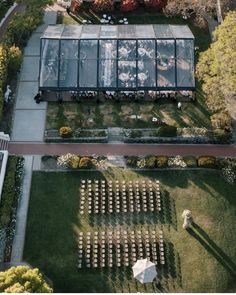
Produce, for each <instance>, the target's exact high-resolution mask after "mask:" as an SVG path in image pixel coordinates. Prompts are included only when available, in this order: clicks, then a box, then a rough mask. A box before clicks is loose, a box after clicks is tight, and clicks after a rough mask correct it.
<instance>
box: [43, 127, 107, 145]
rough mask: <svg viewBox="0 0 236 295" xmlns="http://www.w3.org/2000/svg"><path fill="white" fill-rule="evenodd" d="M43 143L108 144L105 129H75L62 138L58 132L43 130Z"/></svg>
mask: <svg viewBox="0 0 236 295" xmlns="http://www.w3.org/2000/svg"><path fill="white" fill-rule="evenodd" d="M44 141H46V142H77V143H79V142H93V143H95V142H97V143H99V142H100V143H106V142H108V134H107V129H77V130H75V131H74V132H73V133H72V134H71V136H70V137H62V136H60V133H59V131H58V130H55V129H51V130H45V132H44Z"/></svg>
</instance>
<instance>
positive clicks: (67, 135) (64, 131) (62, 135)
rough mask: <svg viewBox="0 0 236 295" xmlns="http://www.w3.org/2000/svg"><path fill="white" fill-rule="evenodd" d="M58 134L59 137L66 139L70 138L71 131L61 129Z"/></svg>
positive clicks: (67, 128) (68, 128)
mask: <svg viewBox="0 0 236 295" xmlns="http://www.w3.org/2000/svg"><path fill="white" fill-rule="evenodd" d="M59 133H60V136H61V137H65V138H68V137H71V136H72V129H71V128H70V127H61V128H60V129H59Z"/></svg>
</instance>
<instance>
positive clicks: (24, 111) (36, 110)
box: [11, 11, 57, 142]
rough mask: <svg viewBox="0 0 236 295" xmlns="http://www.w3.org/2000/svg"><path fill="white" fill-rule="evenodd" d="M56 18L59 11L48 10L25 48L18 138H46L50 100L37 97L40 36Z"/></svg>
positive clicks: (17, 116) (16, 123)
mask: <svg viewBox="0 0 236 295" xmlns="http://www.w3.org/2000/svg"><path fill="white" fill-rule="evenodd" d="M56 18H57V15H56V12H49V11H48V12H46V13H45V16H44V24H43V25H41V26H39V27H38V29H37V30H36V31H35V32H34V33H33V34H32V36H31V38H30V40H29V42H28V45H27V47H26V48H25V50H24V58H23V64H22V68H21V73H20V78H19V83H18V88H17V93H16V104H15V112H14V121H13V128H12V135H11V140H12V141H14V142H18V141H24V142H42V141H43V134H44V125H45V119H46V109H47V103H46V102H41V103H40V104H36V103H35V101H34V96H35V95H36V93H37V92H38V76H39V55H40V52H39V50H40V36H41V34H42V32H43V31H44V30H45V28H46V26H47V25H48V24H55V23H56Z"/></svg>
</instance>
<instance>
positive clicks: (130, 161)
mask: <svg viewBox="0 0 236 295" xmlns="http://www.w3.org/2000/svg"><path fill="white" fill-rule="evenodd" d="M138 159H139V158H138V157H135V156H130V157H128V158H127V159H126V165H127V166H130V167H137V161H138Z"/></svg>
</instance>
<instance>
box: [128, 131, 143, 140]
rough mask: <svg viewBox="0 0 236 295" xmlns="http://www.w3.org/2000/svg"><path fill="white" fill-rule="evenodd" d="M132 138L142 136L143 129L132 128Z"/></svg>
mask: <svg viewBox="0 0 236 295" xmlns="http://www.w3.org/2000/svg"><path fill="white" fill-rule="evenodd" d="M130 137H131V138H137V137H142V131H141V130H132V131H131V133H130Z"/></svg>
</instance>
